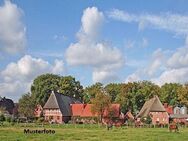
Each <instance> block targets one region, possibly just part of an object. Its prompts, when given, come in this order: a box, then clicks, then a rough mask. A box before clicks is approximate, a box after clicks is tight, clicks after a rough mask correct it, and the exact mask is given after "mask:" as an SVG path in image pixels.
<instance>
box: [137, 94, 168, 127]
mask: <svg viewBox="0 0 188 141" xmlns="http://www.w3.org/2000/svg"><path fill="white" fill-rule="evenodd" d="M147 116H150V117H151V119H152V124H154V125H155V124H168V123H169V115H168V113H167V112H166V110H165V108H164V106H163V105H162V103H161V101H160V100H159V97H158V96H154V97H153V98H151V99H150V100H148V101H146V102H145V103H144V105H143V107H142V109H141V110H140V112H139V114H138V115H137V116H136V117H137V118H145V117H147Z"/></svg>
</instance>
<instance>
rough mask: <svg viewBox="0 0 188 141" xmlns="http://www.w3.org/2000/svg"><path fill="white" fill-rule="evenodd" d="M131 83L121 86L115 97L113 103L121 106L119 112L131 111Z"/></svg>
mask: <svg viewBox="0 0 188 141" xmlns="http://www.w3.org/2000/svg"><path fill="white" fill-rule="evenodd" d="M133 86H134V84H133V83H130V82H129V83H127V84H122V85H121V92H120V93H119V94H118V95H117V97H116V100H115V102H117V103H119V104H120V106H121V111H122V112H123V113H126V112H127V111H128V110H132V109H133V92H132V91H133Z"/></svg>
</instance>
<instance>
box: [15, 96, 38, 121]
mask: <svg viewBox="0 0 188 141" xmlns="http://www.w3.org/2000/svg"><path fill="white" fill-rule="evenodd" d="M35 105H36V104H35V101H34V99H33V97H32V96H31V94H30V93H27V94H24V95H22V97H21V98H20V99H19V108H18V112H19V113H20V115H21V116H25V117H28V118H32V117H33V113H34V109H35Z"/></svg>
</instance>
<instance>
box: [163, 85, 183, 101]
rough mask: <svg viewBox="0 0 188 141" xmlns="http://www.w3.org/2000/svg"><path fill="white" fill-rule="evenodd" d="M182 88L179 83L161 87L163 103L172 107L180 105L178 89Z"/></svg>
mask: <svg viewBox="0 0 188 141" xmlns="http://www.w3.org/2000/svg"><path fill="white" fill-rule="evenodd" d="M181 87H182V85H181V84H178V83H169V84H168V83H166V84H164V85H163V86H162V87H161V101H162V102H163V103H168V104H170V105H176V104H178V103H179V102H178V89H180V88H181Z"/></svg>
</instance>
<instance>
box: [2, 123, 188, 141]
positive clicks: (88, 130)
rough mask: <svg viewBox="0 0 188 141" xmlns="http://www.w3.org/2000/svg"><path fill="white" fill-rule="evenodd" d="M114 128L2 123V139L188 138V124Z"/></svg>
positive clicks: (142, 140) (175, 140)
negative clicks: (173, 128) (174, 127)
mask: <svg viewBox="0 0 188 141" xmlns="http://www.w3.org/2000/svg"><path fill="white" fill-rule="evenodd" d="M44 128H45V129H47V130H48V129H51V130H55V134H24V129H30V130H36V129H38V130H43V129H44ZM179 129H180V131H179V133H174V132H169V131H168V128H132V127H123V128H115V127H114V128H113V129H112V130H109V131H108V130H107V129H106V127H105V126H103V127H100V126H97V125H70V124H69V125H51V126H50V125H48V126H44V127H40V126H36V125H29V126H28V125H24V124H23V125H22V126H20V125H19V126H0V141H77V140H78V141H188V128H179Z"/></svg>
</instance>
